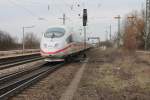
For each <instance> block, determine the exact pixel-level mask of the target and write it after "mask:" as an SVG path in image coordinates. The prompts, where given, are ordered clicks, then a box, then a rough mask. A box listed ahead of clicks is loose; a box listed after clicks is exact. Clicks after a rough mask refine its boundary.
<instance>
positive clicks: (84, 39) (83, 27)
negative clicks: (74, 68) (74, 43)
mask: <svg viewBox="0 0 150 100" xmlns="http://www.w3.org/2000/svg"><path fill="white" fill-rule="evenodd" d="M83 28H84V49H86V26H84V27H83Z"/></svg>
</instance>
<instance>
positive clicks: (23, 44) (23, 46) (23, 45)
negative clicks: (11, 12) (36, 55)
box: [22, 27, 25, 54]
mask: <svg viewBox="0 0 150 100" xmlns="http://www.w3.org/2000/svg"><path fill="white" fill-rule="evenodd" d="M24 29H25V27H23V28H22V30H23V38H22V54H24V48H25V43H24Z"/></svg>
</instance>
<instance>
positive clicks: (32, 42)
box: [24, 33, 40, 49]
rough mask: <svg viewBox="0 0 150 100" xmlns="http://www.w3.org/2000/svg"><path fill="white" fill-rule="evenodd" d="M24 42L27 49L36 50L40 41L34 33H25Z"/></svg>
mask: <svg viewBox="0 0 150 100" xmlns="http://www.w3.org/2000/svg"><path fill="white" fill-rule="evenodd" d="M24 42H25V48H27V49H37V48H39V46H40V41H39V39H38V38H37V36H36V35H35V34H34V33H27V34H26V36H25V41H24Z"/></svg>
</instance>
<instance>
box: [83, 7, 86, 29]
mask: <svg viewBox="0 0 150 100" xmlns="http://www.w3.org/2000/svg"><path fill="white" fill-rule="evenodd" d="M83 26H87V9H83Z"/></svg>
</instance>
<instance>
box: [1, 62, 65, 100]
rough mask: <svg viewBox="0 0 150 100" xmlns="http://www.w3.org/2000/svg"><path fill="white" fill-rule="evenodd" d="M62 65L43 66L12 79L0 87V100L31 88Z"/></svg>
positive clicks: (5, 99)
mask: <svg viewBox="0 0 150 100" xmlns="http://www.w3.org/2000/svg"><path fill="white" fill-rule="evenodd" d="M63 65H64V63H60V64H57V65H51V66H50V65H44V66H42V67H41V68H40V69H37V70H35V71H33V72H31V73H28V74H26V75H23V76H21V77H19V78H16V79H13V80H12V81H9V83H7V84H6V83H5V84H4V85H2V86H0V100H7V99H8V98H9V97H11V96H13V95H14V94H16V93H18V92H20V91H21V90H23V89H25V88H27V87H28V86H31V85H32V84H34V83H35V82H37V81H39V80H40V79H42V78H44V77H46V76H47V75H48V74H49V73H52V72H54V71H55V70H57V69H58V68H60V67H61V66H63Z"/></svg>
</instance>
